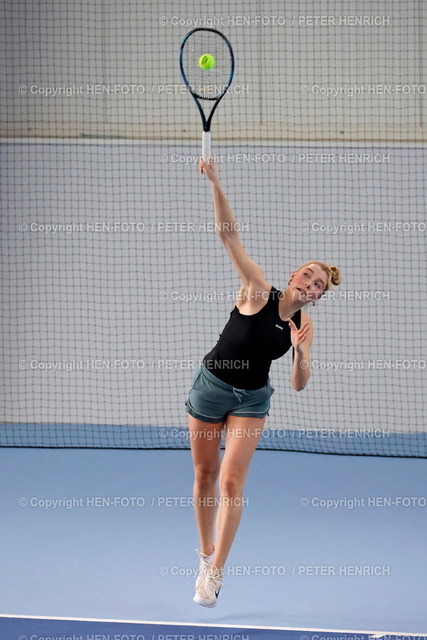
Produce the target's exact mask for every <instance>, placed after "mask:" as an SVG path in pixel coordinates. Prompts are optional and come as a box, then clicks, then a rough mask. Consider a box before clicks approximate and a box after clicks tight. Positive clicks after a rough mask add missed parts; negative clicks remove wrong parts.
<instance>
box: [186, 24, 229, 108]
mask: <svg viewBox="0 0 427 640" xmlns="http://www.w3.org/2000/svg"><path fill="white" fill-rule="evenodd" d="M207 53H208V54H210V55H212V56H213V57H214V58H215V66H214V67H212V68H211V69H202V68H201V67H200V66H199V60H200V58H201V56H203V55H205V54H207ZM183 70H184V73H185V76H186V78H187V82H188V83H189V85H190V88H191V90H192V91H193V93H195V94H196V95H197V96H198V97H199V98H202V99H204V100H216V99H218V97H219V96H221V95H222V94H223V93H224V92H225V91H226V89H227V87H228V86H229V83H230V74H231V70H232V59H231V52H230V49H229V47H228V45H227V43H226V41H225V40H224V39H223V38H222V37H221V36H220V35H218V34H216V33H212V32H209V31H197V32H195V33H193V34H191V35H190V36H189V38H188V40H187V41H186V43H185V44H184V47H183Z"/></svg>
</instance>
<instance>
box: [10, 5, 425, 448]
mask: <svg viewBox="0 0 427 640" xmlns="http://www.w3.org/2000/svg"><path fill="white" fill-rule="evenodd" d="M425 23H426V10H425V7H424V6H423V3H421V2H417V1H412V0H408V1H407V2H404V3H402V2H400V1H397V0H394V1H391V0H388V1H387V2H385V1H379V2H376V3H372V2H371V1H364V0H357V1H356V2H354V1H353V2H346V1H344V2H329V1H328V2H327V1H326V0H324V1H322V0H319V1H316V2H309V1H302V2H293V1H292V2H291V1H287V2H278V1H273V0H272V1H268V2H267V1H259V2H251V3H247V2H246V3H243V2H242V3H240V2H236V3H228V2H215V3H213V4H212V3H208V2H197V3H196V2H189V1H188V0H184V1H183V2H179V3H178V2H172V3H171V2H164V1H160V2H159V1H157V0H156V1H154V0H144V2H134V1H133V0H129V1H125V2H120V3H117V2H113V1H112V0H88V2H86V3H77V2H75V3H70V2H68V1H67V2H66V1H64V0H55V1H53V0H50V1H46V2H41V3H39V2H30V1H20V2H18V3H17V2H13V1H12V0H5V1H4V2H3V3H2V27H1V29H2V31H3V33H2V43H3V44H2V49H3V51H2V53H3V64H2V69H1V96H0V102H1V113H2V122H1V137H2V141H1V151H2V157H1V180H2V195H1V197H2V214H1V215H2V220H1V222H2V225H1V226H2V239H1V261H2V293H1V300H2V302H1V312H0V313H1V321H2V341H1V351H2V354H1V372H0V376H1V382H0V389H1V398H2V399H1V421H2V424H1V425H0V445H1V446H6V447H19V446H24V447H26V446H31V447H119V448H128V447H132V448H133V447H135V448H159V447H166V448H187V447H188V446H189V440H188V437H187V413H186V411H185V405H184V403H185V400H186V396H187V393H188V390H189V388H190V386H191V380H192V376H193V373H194V370H195V368H196V367H197V365H198V364H199V362H200V361H201V360H202V358H203V356H204V355H205V354H206V353H207V352H208V351H210V349H211V348H212V347H213V345H214V344H215V342H216V341H217V339H218V336H219V333H220V332H221V330H222V328H223V327H224V325H225V323H226V322H227V320H228V317H229V314H230V311H231V310H232V308H233V306H234V303H235V299H236V294H237V291H238V290H239V287H240V281H239V277H238V275H237V273H236V272H235V270H234V268H233V266H232V264H231V261H230V258H229V257H228V255H227V253H226V251H225V249H224V247H223V246H222V244H221V242H220V240H219V238H218V236H217V235H216V233H215V229H214V226H213V220H214V218H213V204H212V197H211V190H210V185H209V183H208V182H207V180H206V178H205V177H204V176H202V175H200V174H199V172H198V168H197V162H198V158H199V155H200V153H201V132H202V126H201V121H200V116H199V113H198V112H197V108H196V105H195V103H194V101H193V99H192V98H191V96H190V95H189V93H188V92H187V90H186V88H185V86H184V83H183V80H182V78H181V75H180V70H179V50H180V45H181V42H182V40H183V38H184V36H185V35H186V34H187V33H188V31H190V30H191V29H193V28H195V27H197V26H204V27H213V28H216V29H218V30H220V31H221V32H223V33H224V34H225V35H226V36H227V38H228V39H229V40H230V42H231V44H232V46H233V50H234V55H235V63H236V68H235V75H234V79H233V83H232V86H231V87H230V89H229V91H228V92H227V95H225V97H224V98H223V100H222V102H221V103H220V105H219V107H218V110H217V112H216V114H215V117H214V120H213V124H212V153H213V154H215V156H216V158H217V162H218V166H219V173H220V176H221V180H222V184H223V188H224V191H225V193H226V195H227V197H228V200H229V202H230V205H231V207H232V209H233V212H234V214H235V216H236V218H237V220H238V223H239V234H240V238H241V241H242V244H243V246H244V248H245V249H246V251H247V253H248V254H249V256H250V257H251V258H252V259H253V260H255V261H256V262H257V263H259V264H260V265H261V266H262V267H263V269H264V271H265V274H266V278H267V280H268V281H269V282H270V283H272V284H273V285H274V286H275V287H277V288H279V289H281V290H284V289H285V288H286V286H287V282H288V279H289V276H290V274H291V273H292V271H294V270H295V269H296V268H298V267H299V266H300V265H302V264H303V263H304V262H306V261H309V260H310V261H314V260H320V261H324V262H327V263H329V264H333V265H336V266H338V267H339V268H340V270H341V274H342V283H341V285H340V286H338V287H336V288H335V289H333V290H332V291H330V292H328V293H327V294H326V295H325V296H324V297H323V298H322V299H321V300H320V301H319V302H318V304H317V305H316V306H315V307H312V306H311V305H309V306H307V307H306V308H305V310H306V311H307V313H309V314H310V315H311V317H312V319H313V323H314V331H315V336H314V342H313V346H312V349H311V358H312V362H311V367H312V375H311V378H310V380H309V382H308V385H307V387H306V388H305V389H304V390H303V391H301V392H298V393H297V392H295V391H294V390H293V389H292V387H291V385H290V372H291V357H292V356H291V351H290V352H288V353H287V354H286V355H285V356H284V357H283V358H281V359H280V360H277V361H274V362H273V364H272V367H271V371H270V376H271V380H272V384H273V386H274V388H275V389H276V391H275V393H274V395H273V398H272V408H271V411H270V415H269V417H268V418H267V422H266V424H265V429H264V432H263V436H262V438H261V441H260V444H259V446H260V447H261V448H270V449H286V450H297V451H313V452H324V453H345V454H366V455H385V456H420V457H425V456H426V452H427V446H426V445H427V443H426V416H425V402H426V401H425V376H426V349H425V331H423V328H424V324H425V317H426V312H427V305H426V295H425V294H426V286H425V282H426V264H425V262H426V242H425V238H426V215H425V211H426V206H425V205H426V201H425V200H426V198H425V194H426V171H425V157H426V129H425V121H426V106H425V105H426V99H425V92H426V84H427V78H426V75H425V68H426V67H425V63H426V44H425V37H424V38H423V29H424V33H425ZM204 53H209V52H208V51H201V52H200V54H204ZM206 74H207V75H206V82H208V81H209V71H206ZM208 106H209V105H208Z"/></svg>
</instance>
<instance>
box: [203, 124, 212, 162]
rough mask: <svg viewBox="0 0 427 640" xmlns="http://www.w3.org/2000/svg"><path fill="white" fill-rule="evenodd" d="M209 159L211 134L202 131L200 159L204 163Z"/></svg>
mask: <svg viewBox="0 0 427 640" xmlns="http://www.w3.org/2000/svg"><path fill="white" fill-rule="evenodd" d="M210 157H211V132H210V131H203V138H202V158H203V159H204V160H206V161H208V160H209V158H210Z"/></svg>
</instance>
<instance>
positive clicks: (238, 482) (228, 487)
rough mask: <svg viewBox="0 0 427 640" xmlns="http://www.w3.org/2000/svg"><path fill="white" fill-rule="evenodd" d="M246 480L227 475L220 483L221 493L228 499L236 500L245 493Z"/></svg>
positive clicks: (234, 475)
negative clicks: (244, 484)
mask: <svg viewBox="0 0 427 640" xmlns="http://www.w3.org/2000/svg"><path fill="white" fill-rule="evenodd" d="M243 483H244V480H243V478H241V477H240V476H237V475H236V474H231V473H227V474H225V475H224V477H223V478H221V481H220V493H221V495H222V496H227V497H228V498H236V497H238V496H240V495H241V493H242V491H243Z"/></svg>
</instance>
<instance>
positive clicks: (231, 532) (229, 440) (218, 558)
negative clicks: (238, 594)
mask: <svg viewBox="0 0 427 640" xmlns="http://www.w3.org/2000/svg"><path fill="white" fill-rule="evenodd" d="M265 421H266V418H239V417H238V416H228V418H227V425H226V445H225V454H224V457H223V460H222V464H221V469H220V475H219V485H220V496H221V497H220V505H219V509H218V514H217V519H216V536H215V537H216V540H215V554H214V557H213V560H212V565H213V566H216V567H217V568H218V570H219V571H220V572H222V570H223V568H224V565H225V561H226V559H227V556H228V554H229V551H230V548H231V545H232V543H233V540H234V537H235V535H236V532H237V529H238V526H239V523H240V519H241V515H242V499H243V487H244V484H245V480H246V475H247V472H248V468H249V463H250V461H251V458H252V455H253V453H254V451H255V449H256V446H257V444H258V441H259V438H260V436H261V433H262V429H263V427H264V424H265Z"/></svg>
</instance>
